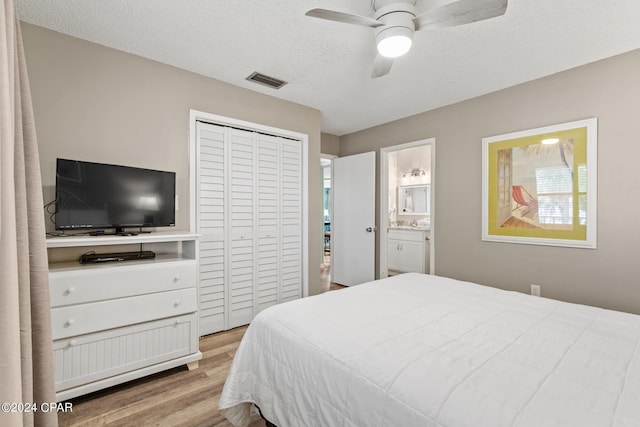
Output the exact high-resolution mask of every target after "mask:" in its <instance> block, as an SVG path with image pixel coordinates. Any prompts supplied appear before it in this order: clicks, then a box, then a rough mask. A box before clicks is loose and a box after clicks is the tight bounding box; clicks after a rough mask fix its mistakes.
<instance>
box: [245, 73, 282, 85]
mask: <svg viewBox="0 0 640 427" xmlns="http://www.w3.org/2000/svg"><path fill="white" fill-rule="evenodd" d="M247 80H249V81H252V82H256V83H260V84H261V85H265V86H269V87H272V88H274V89H280V88H281V87H282V86H284V85H286V84H287V83H288V82H285V81H284V80H280V79H276V78H275V77H271V76H267V75H265V74H260V73H258V72H257V71H254V72H253V73H251V74H250V75H249V77H247Z"/></svg>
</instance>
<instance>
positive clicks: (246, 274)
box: [229, 129, 257, 328]
mask: <svg viewBox="0 0 640 427" xmlns="http://www.w3.org/2000/svg"><path fill="white" fill-rule="evenodd" d="M230 135H231V138H230V146H229V152H230V154H231V156H230V161H229V177H230V180H231V186H230V195H229V198H230V203H229V208H230V220H231V226H230V235H229V245H230V250H231V253H230V258H229V275H230V277H229V278H230V281H229V282H230V283H229V284H230V287H229V288H230V295H229V328H235V327H236V326H241V325H246V324H247V323H249V322H251V320H252V319H253V309H254V302H253V298H254V280H255V277H254V261H255V259H254V232H255V224H254V220H255V219H256V218H257V217H256V216H255V212H254V195H255V192H254V188H255V186H256V181H257V180H256V176H255V172H254V165H255V161H254V160H255V152H254V151H255V147H256V143H255V137H256V134H255V133H254V132H248V131H243V130H238V129H231V130H230Z"/></svg>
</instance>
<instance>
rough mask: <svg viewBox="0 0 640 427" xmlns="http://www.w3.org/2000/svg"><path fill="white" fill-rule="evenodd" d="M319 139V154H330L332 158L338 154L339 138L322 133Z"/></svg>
mask: <svg viewBox="0 0 640 427" xmlns="http://www.w3.org/2000/svg"><path fill="white" fill-rule="evenodd" d="M320 138H321V139H320V152H321V153H322V154H331V155H332V156H338V155H339V154H340V137H338V136H336V135H332V134H330V133H324V132H323V133H322V134H321V135H320Z"/></svg>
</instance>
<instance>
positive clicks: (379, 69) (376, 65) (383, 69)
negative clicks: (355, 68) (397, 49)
mask: <svg viewBox="0 0 640 427" xmlns="http://www.w3.org/2000/svg"><path fill="white" fill-rule="evenodd" d="M392 65H393V59H392V58H385V57H384V56H382V55H380V54H377V55H376V59H375V60H374V61H373V71H371V78H372V79H375V78H378V77H382V76H384V75H386V74H389V71H391V66H392Z"/></svg>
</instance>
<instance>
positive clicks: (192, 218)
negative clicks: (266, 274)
mask: <svg viewBox="0 0 640 427" xmlns="http://www.w3.org/2000/svg"><path fill="white" fill-rule="evenodd" d="M198 121H202V122H206V123H211V124H214V125H220V126H228V127H234V128H240V129H244V130H248V131H255V132H261V133H266V134H269V135H274V136H281V137H284V138H288V139H293V140H297V141H300V143H301V144H302V254H301V255H302V297H307V296H309V135H307V134H304V133H299V132H294V131H291V130H287V129H280V128H275V127H271V126H266V125H261V124H258V123H252V122H247V121H244V120H239V119H234V118H231V117H225V116H220V115H217V114H211V113H207V112H204V111H198V110H193V109H192V110H189V230H190V231H191V232H192V233H196V227H197V224H198V218H197V213H198V212H199V210H200V209H199V205H200V204H199V200H198V197H197V194H198V187H199V186H198V175H199V159H198V158H197V154H198V151H199V150H198V146H197V144H198V135H197V132H196V122H198ZM177 205H178V204H177V203H176V206H177ZM196 246H197V247H196V252H197V251H198V250H199V246H198V243H197V242H196ZM199 276H200V271H198V283H199V282H200V277H199Z"/></svg>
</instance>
